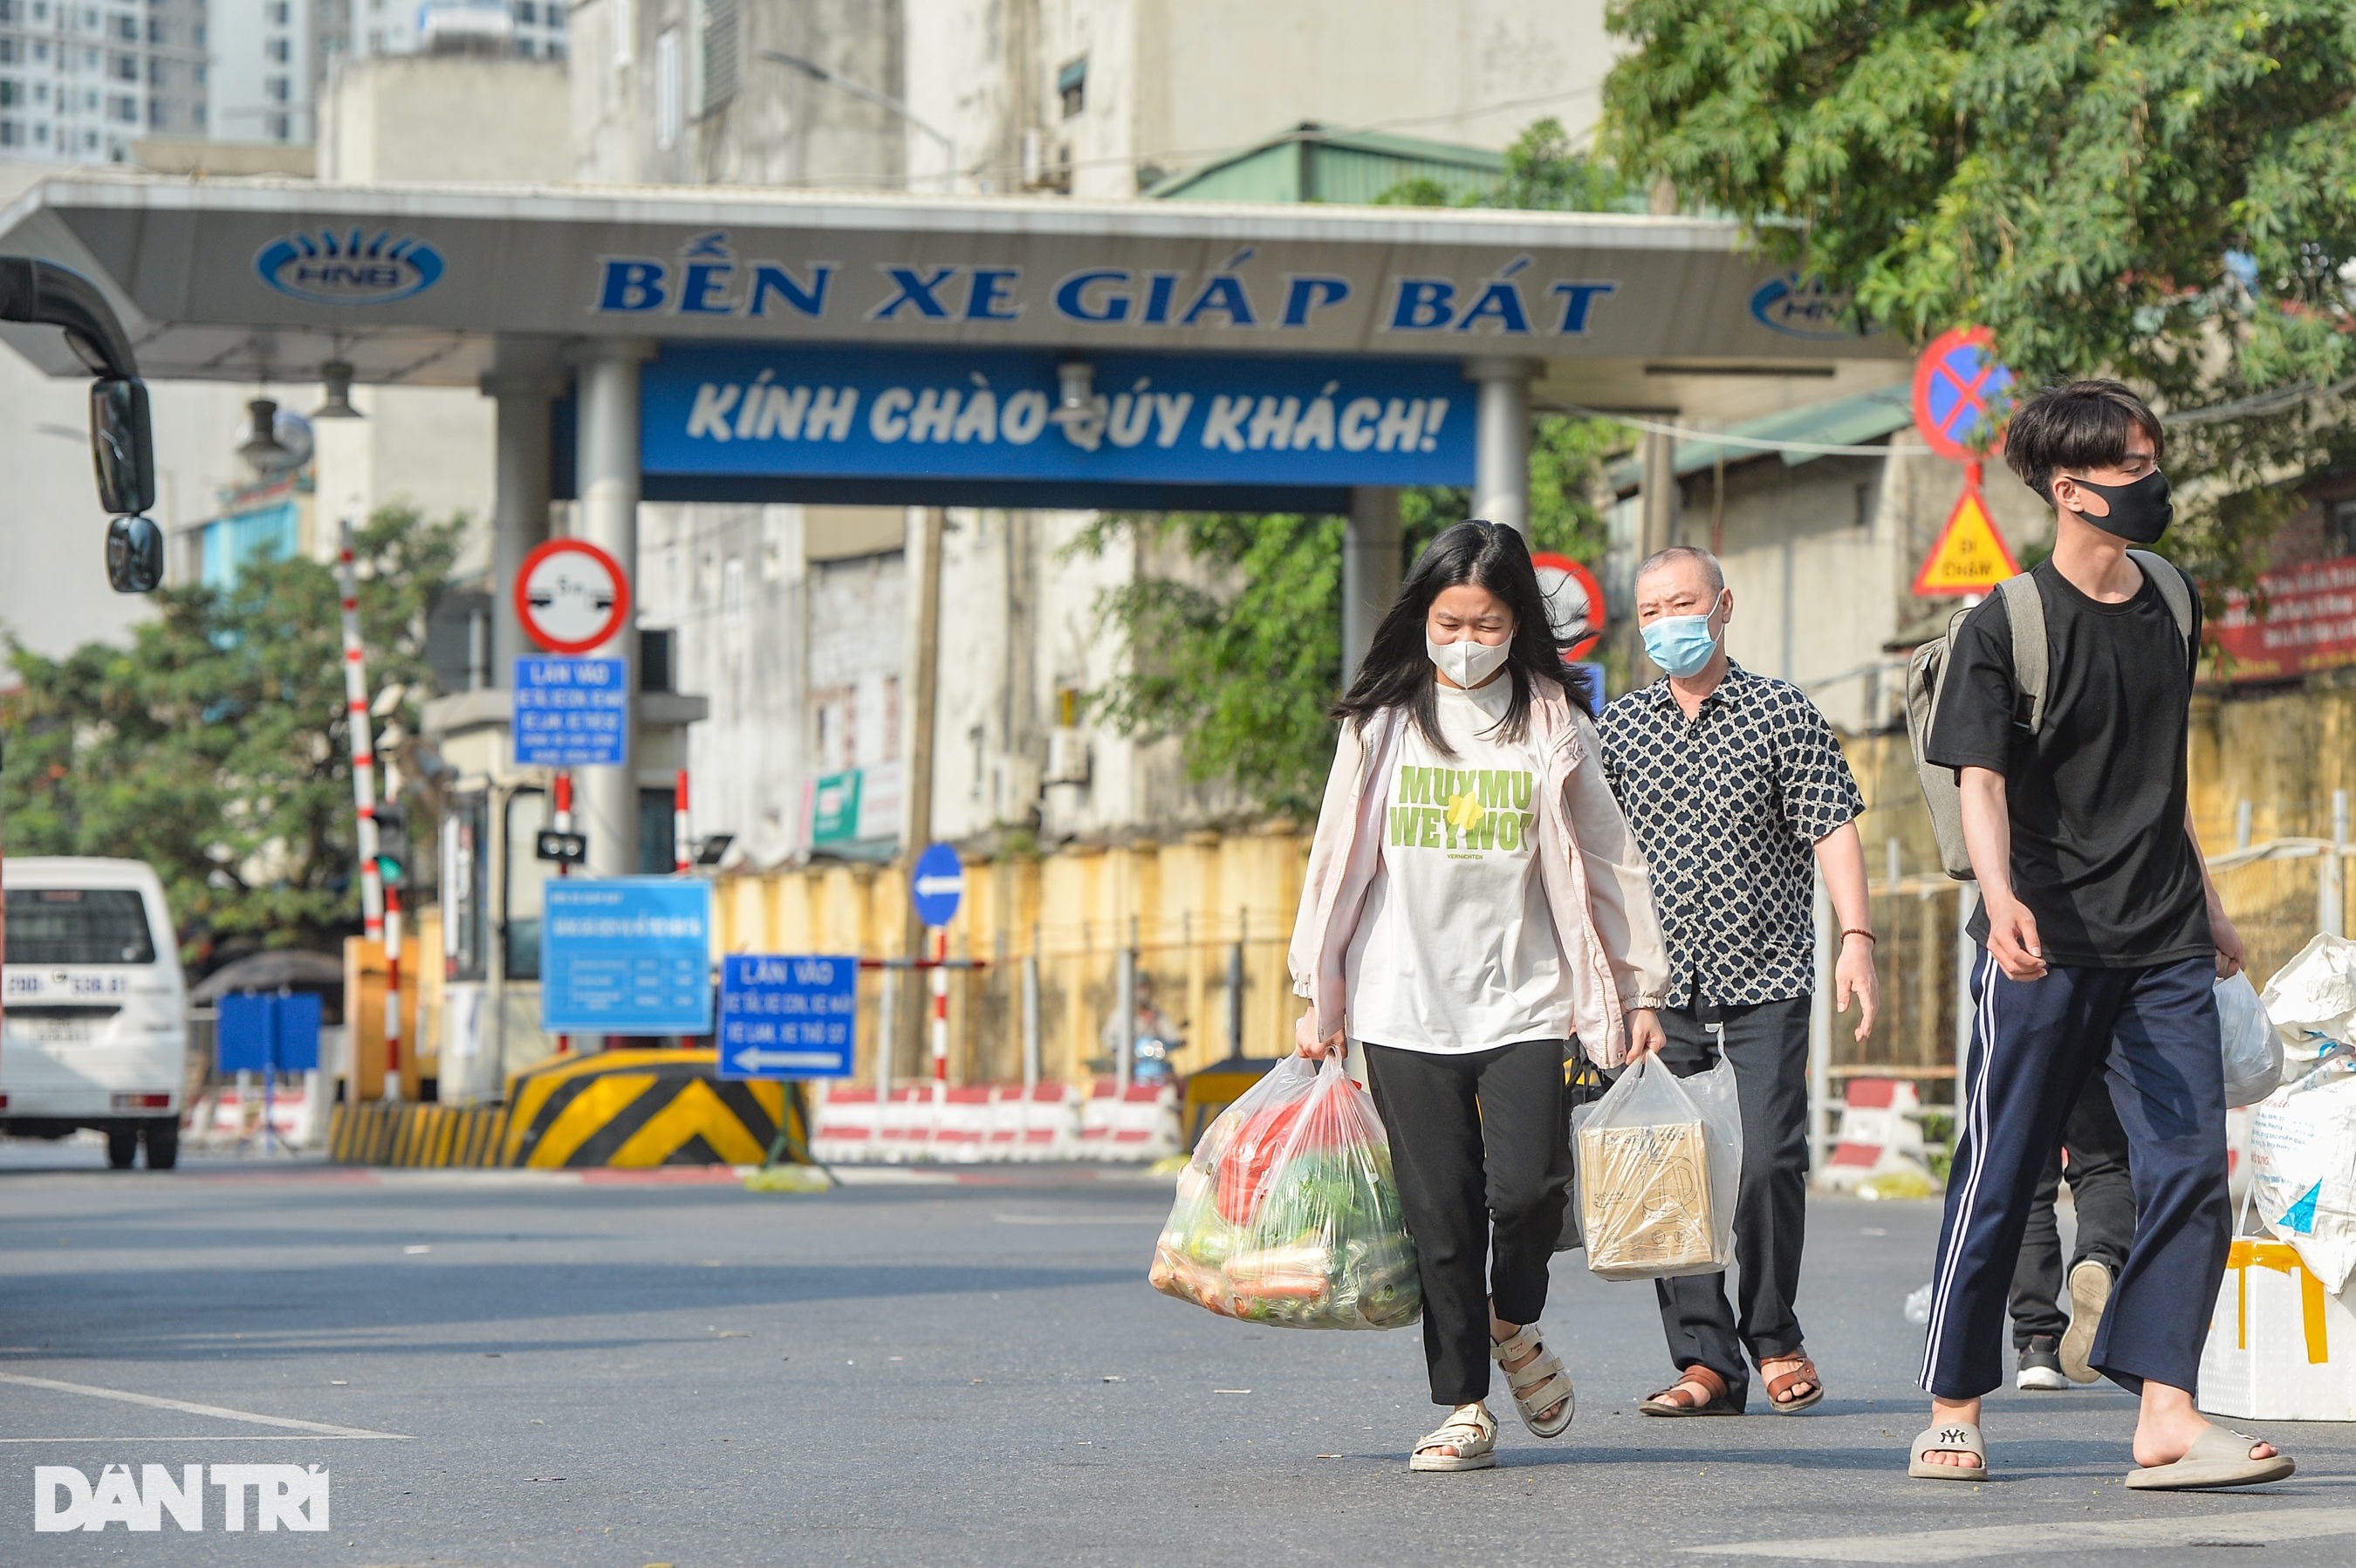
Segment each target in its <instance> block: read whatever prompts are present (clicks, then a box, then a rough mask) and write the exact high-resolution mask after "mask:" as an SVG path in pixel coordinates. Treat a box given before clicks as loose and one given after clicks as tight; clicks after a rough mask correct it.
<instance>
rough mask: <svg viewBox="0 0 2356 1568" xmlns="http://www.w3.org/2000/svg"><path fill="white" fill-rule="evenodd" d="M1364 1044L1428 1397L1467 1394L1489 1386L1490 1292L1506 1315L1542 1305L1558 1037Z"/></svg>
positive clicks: (1557, 1171)
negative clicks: (1429, 1047) (1412, 1274)
mask: <svg viewBox="0 0 2356 1568" xmlns="http://www.w3.org/2000/svg"><path fill="white" fill-rule="evenodd" d="M1365 1049H1366V1086H1367V1087H1368V1088H1369V1089H1371V1090H1373V1091H1374V1095H1375V1109H1376V1110H1377V1111H1379V1112H1381V1113H1382V1118H1383V1128H1384V1130H1385V1131H1386V1132H1387V1133H1388V1134H1389V1135H1390V1141H1391V1170H1392V1173H1393V1175H1394V1176H1396V1177H1397V1178H1398V1190H1399V1208H1400V1212H1401V1213H1402V1214H1403V1215H1404V1216H1405V1217H1406V1219H1407V1230H1408V1235H1410V1236H1412V1237H1413V1238H1415V1256H1416V1267H1417V1270H1418V1272H1419V1273H1420V1275H1421V1276H1422V1283H1423V1359H1424V1363H1425V1365H1426V1366H1427V1367H1428V1368H1429V1369H1430V1374H1431V1402H1432V1403H1434V1404H1439V1405H1450V1406H1454V1405H1460V1404H1471V1403H1472V1402H1473V1401H1475V1400H1479V1399H1485V1398H1487V1397H1488V1393H1489V1306H1490V1303H1491V1301H1492V1300H1493V1299H1494V1302H1495V1303H1496V1311H1497V1316H1499V1317H1501V1318H1503V1319H1505V1321H1506V1322H1507V1323H1516V1324H1527V1323H1536V1322H1537V1320H1538V1316H1539V1315H1540V1314H1542V1313H1543V1312H1545V1310H1546V1298H1547V1263H1548V1262H1549V1261H1550V1260H1551V1259H1552V1258H1553V1256H1554V1243H1555V1238H1556V1237H1557V1236H1558V1235H1559V1234H1560V1233H1561V1230H1562V1211H1563V1205H1564V1203H1565V1201H1566V1199H1565V1197H1564V1193H1563V1185H1564V1183H1565V1182H1566V1181H1567V1180H1568V1179H1569V1175H1570V1137H1569V1117H1568V1115H1567V1114H1566V1112H1565V1110H1564V1105H1563V1083H1562V1059H1563V1058H1562V1052H1563V1042H1561V1041H1560V1040H1524V1041H1521V1042H1519V1043H1518V1044H1515V1045H1510V1046H1498V1047H1495V1048H1494V1049H1491V1050H1485V1051H1466V1052H1463V1053H1461V1054H1451V1055H1448V1056H1441V1055H1439V1054H1437V1053H1434V1052H1429V1051H1408V1050H1400V1049H1398V1048H1397V1047H1392V1046H1377V1045H1372V1044H1370V1045H1368V1046H1367V1047H1366V1048H1365Z"/></svg>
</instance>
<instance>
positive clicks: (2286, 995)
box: [2259, 936, 2356, 1076]
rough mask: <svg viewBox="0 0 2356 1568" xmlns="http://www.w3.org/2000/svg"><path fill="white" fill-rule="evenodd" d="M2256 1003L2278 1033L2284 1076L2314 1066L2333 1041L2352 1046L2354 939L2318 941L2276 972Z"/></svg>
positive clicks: (2355, 1036)
mask: <svg viewBox="0 0 2356 1568" xmlns="http://www.w3.org/2000/svg"><path fill="white" fill-rule="evenodd" d="M2259 1000H2260V1001H2261V1002H2262V1003H2264V1004H2265V1009H2266V1016H2267V1017H2269V1018H2271V1019H2273V1020H2274V1026H2275V1027H2276V1028H2277V1029H2279V1030H2281V1031H2282V1036H2283V1059H2284V1069H2283V1070H2284V1072H2285V1073H2286V1075H2289V1076H2296V1075H2297V1074H2299V1073H2303V1072H2305V1071H2306V1070H2307V1069H2308V1068H2310V1067H2313V1066H2314V1065H2315V1062H2316V1058H2319V1057H2320V1056H2321V1055H2322V1054H2323V1053H2324V1051H2325V1050H2327V1049H2328V1048H2329V1047H2330V1046H2331V1044H2332V1043H2333V1042H2334V1041H2339V1042H2341V1043H2351V1042H2356V941H2351V940H2348V939H2347V938H2346V937H2334V936H2319V937H2317V938H2316V939H2315V940H2313V941H2310V942H2308V944H2307V946H2305V947H2303V948H2301V949H2299V950H2298V952H2297V956H2295V957H2293V958H2292V960H2291V961H2289V962H2288V963H2286V964H2285V965H2283V966H2282V968H2280V969H2278V970H2276V971H2275V977H2274V978H2273V979H2272V980H2269V981H2267V982H2266V988H2265V991H2264V992H2263V993H2260V996H2259Z"/></svg>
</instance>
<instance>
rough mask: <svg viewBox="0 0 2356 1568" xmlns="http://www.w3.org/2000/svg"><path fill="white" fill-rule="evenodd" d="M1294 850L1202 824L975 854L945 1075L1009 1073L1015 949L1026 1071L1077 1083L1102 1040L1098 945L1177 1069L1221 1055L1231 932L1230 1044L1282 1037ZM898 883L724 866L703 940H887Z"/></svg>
mask: <svg viewBox="0 0 2356 1568" xmlns="http://www.w3.org/2000/svg"><path fill="white" fill-rule="evenodd" d="M1307 854H1308V842H1307V839H1306V837H1305V835H1303V834H1301V833H1298V832H1267V833H1237V834H1229V835H1226V836H1225V837H1221V836H1219V835H1215V834H1210V833H1202V834H1194V835H1189V836H1188V837H1186V838H1185V839H1184V840H1183V842H1174V843H1135V844H1130V845H1127V846H1124V847H1121V848H1116V849H1105V848H1101V847H1097V846H1087V847H1081V848H1075V849H1071V850H1067V851H1066V852H1064V853H1061V854H1054V855H1048V856H1044V857H1040V856H1031V855H1009V856H1004V857H1001V858H998V859H992V860H975V861H972V862H970V863H969V865H968V866H967V869H966V894H965V899H964V902H963V904H962V905H961V906H960V908H959V909H958V918H957V919H956V920H955V921H953V922H952V923H951V924H950V926H949V929H948V935H949V950H950V952H951V954H952V955H955V956H962V957H973V958H979V959H982V960H984V961H986V963H987V967H986V968H984V969H983V970H981V971H980V972H967V973H960V974H958V975H957V976H955V977H954V978H953V979H952V980H951V982H950V987H949V1041H950V1044H949V1076H950V1079H951V1081H952V1082H960V1083H974V1082H1006V1081H1009V1080H1014V1079H1020V1078H1021V1077H1022V1004H1021V996H1022V961H1023V958H1024V957H1025V956H1036V957H1038V958H1039V960H1040V1001H1041V1007H1040V1014H1041V1031H1040V1032H1041V1036H1042V1037H1041V1046H1042V1050H1041V1057H1042V1062H1043V1068H1044V1076H1045V1077H1047V1078H1049V1079H1060V1080H1062V1081H1066V1082H1075V1081H1076V1082H1085V1081H1087V1079H1088V1078H1089V1077H1090V1076H1092V1069H1091V1067H1090V1065H1089V1064H1090V1063H1091V1061H1092V1060H1095V1059H1098V1058H1101V1057H1102V1056H1103V1055H1104V1052H1105V1043H1104V1029H1105V1026H1106V1023H1107V1021H1108V1019H1109V1018H1110V1017H1111V1016H1112V1014H1113V1011H1114V1007H1115V990H1114V985H1115V977H1114V969H1115V963H1116V958H1115V950H1116V949H1117V948H1118V947H1119V946H1120V945H1122V944H1123V943H1126V942H1127V941H1129V940H1130V939H1131V935H1132V933H1133V934H1134V939H1135V940H1136V942H1137V944H1138V946H1139V948H1140V954H1139V966H1138V967H1139V973H1140V976H1141V988H1142V990H1143V991H1145V992H1148V993H1151V1000H1152V1001H1153V1003H1154V1004H1155V1005H1156V1006H1158V1007H1160V1008H1161V1009H1162V1012H1164V1013H1165V1014H1167V1015H1169V1016H1170V1017H1171V1018H1172V1019H1173V1020H1174V1021H1176V1022H1177V1023H1178V1025H1179V1026H1180V1027H1181V1029H1182V1030H1183V1033H1184V1035H1185V1037H1186V1041H1187V1046H1186V1049H1185V1050H1184V1051H1183V1052H1182V1053H1180V1055H1179V1056H1178V1058H1177V1064H1178V1066H1179V1069H1180V1070H1182V1071H1185V1070H1191V1069H1194V1068H1196V1067H1199V1066H1202V1065H1204V1064H1205V1063H1207V1062H1211V1061H1215V1060H1217V1059H1218V1058H1221V1057H1224V1056H1225V1055H1226V1054H1227V1038H1226V1017H1227V988H1226V962H1227V953H1228V950H1229V948H1230V946H1231V945H1232V944H1234V943H1235V942H1236V941H1237V940H1238V939H1239V938H1241V939H1243V940H1244V956H1245V969H1244V976H1245V979H1244V991H1243V1002H1244V1036H1243V1048H1244V1051H1245V1054H1247V1055H1249V1056H1256V1057H1273V1056H1280V1055H1282V1054H1283V1053H1284V1052H1286V1051H1289V1050H1290V1048H1291V1043H1292V1020H1293V1018H1294V1017H1295V1016H1296V1015H1298V1012H1299V1006H1298V1004H1297V1003H1296V1001H1295V999H1294V997H1293V996H1292V994H1291V990H1292V987H1291V982H1290V977H1289V975H1288V974H1287V972H1286V967H1285V959H1284V950H1285V945H1286V943H1287V941H1288V940H1290V936H1291V934H1292V911H1293V908H1294V906H1295V905H1296V904H1297V903H1298V902H1299V900H1300V896H1301V867H1302V865H1304V864H1305V861H1306V858H1307ZM907 898H908V895H907V888H906V885H905V881H904V880H903V878H902V875H901V873H900V871H899V870H898V869H897V868H893V867H878V866H868V865H839V864H837V865H819V866H812V867H809V868H807V869H786V870H780V871H777V872H774V873H771V874H768V875H758V876H753V875H744V876H733V877H724V878H723V879H722V881H721V883H720V888H719V899H718V908H719V920H720V935H721V943H722V946H723V950H725V951H729V952H857V953H862V954H865V955H868V956H871V957H880V956H883V955H886V954H894V953H897V952H898V951H899V950H900V948H899V943H900V940H901V930H902V920H903V918H904V913H903V912H904V911H905V909H906V908H907ZM880 992H881V977H880V976H879V975H878V974H876V973H874V972H868V973H866V974H863V975H862V976H861V977H860V1014H861V1015H860V1019H859V1041H860V1052H859V1059H858V1076H859V1078H860V1079H861V1080H862V1081H865V1082H873V1076H874V1055H873V1053H874V1050H875V1042H876V1041H877V1040H878V1039H879V1038H880V1037H881V1019H880V1016H879V1011H880V1010H879V1003H880ZM918 1004H919V1001H918V997H917V996H916V994H915V993H914V988H913V987H904V988H903V989H902V990H901V992H900V998H899V1012H898V1021H899V1024H900V1026H901V1028H900V1035H901V1042H900V1047H899V1053H898V1056H897V1058H896V1059H895V1062H894V1072H895V1076H897V1077H900V1078H915V1077H921V1076H925V1075H926V1073H927V1072H928V1071H929V1069H928V1067H926V1064H925V1063H924V1062H923V1060H922V1059H921V1058H919V1057H918V1056H917V1055H916V1053H915V1051H914V1050H913V1049H912V1047H913V1046H914V1044H915V1042H916V1038H917V1036H916V1033H915V1032H914V1030H913V1029H912V1028H911V1027H910V1020H911V1015H912V1011H913V1010H914V1009H915V1008H916V1006H917V1005H918Z"/></svg>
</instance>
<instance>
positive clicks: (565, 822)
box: [552, 768, 573, 1057]
mask: <svg viewBox="0 0 2356 1568" xmlns="http://www.w3.org/2000/svg"><path fill="white" fill-rule="evenodd" d="M552 787H553V788H554V789H555V791H556V815H555V822H556V831H557V832H561V833H569V832H572V831H573V769H571V768H558V769H557V770H556V778H555V779H554V780H553V783H552ZM556 875H559V876H570V875H573V867H572V866H571V865H569V864H567V863H566V862H564V861H561V860H560V861H558V862H557V863H556ZM572 1053H573V1036H570V1035H559V1036H556V1054H557V1055H558V1056H561V1057H562V1056H570V1055H571V1054H572Z"/></svg>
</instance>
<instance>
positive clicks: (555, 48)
mask: <svg viewBox="0 0 2356 1568" xmlns="http://www.w3.org/2000/svg"><path fill="white" fill-rule="evenodd" d="M548 58H549V59H563V58H564V46H563V45H562V44H561V43H558V42H557V41H556V40H555V39H554V38H551V39H549V40H548Z"/></svg>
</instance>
